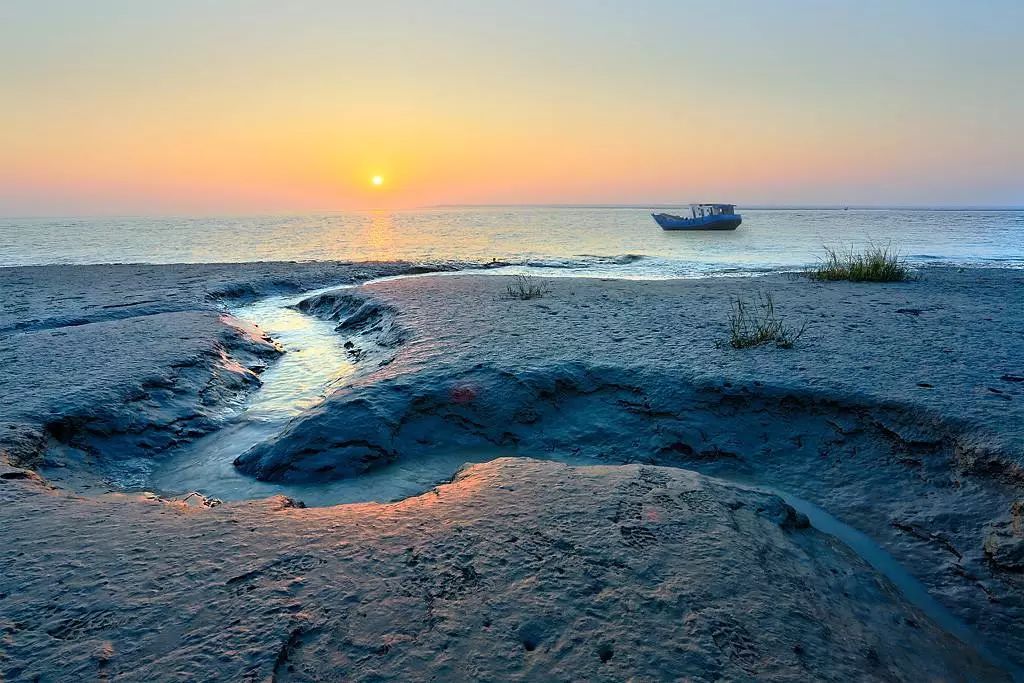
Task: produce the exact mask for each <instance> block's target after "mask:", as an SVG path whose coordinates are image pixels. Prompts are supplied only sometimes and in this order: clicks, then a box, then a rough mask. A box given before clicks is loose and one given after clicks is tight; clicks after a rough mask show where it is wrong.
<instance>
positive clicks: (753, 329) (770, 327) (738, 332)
mask: <svg viewBox="0 0 1024 683" xmlns="http://www.w3.org/2000/svg"><path fill="white" fill-rule="evenodd" d="M806 329H807V323H806V322H805V323H804V324H803V325H801V326H800V327H793V326H791V325H787V324H786V323H785V322H784V321H783V319H782V318H781V317H779V316H778V314H776V313H775V301H774V300H773V299H772V295H771V293H770V292H759V293H758V295H757V298H756V299H754V300H753V301H752V302H748V301H745V300H744V299H742V298H741V297H736V298H735V299H733V300H732V307H731V310H730V312H729V346H731V347H732V348H734V349H749V348H751V347H753V346H761V345H762V344H775V345H776V346H777V347H779V348H780V349H789V348H792V347H793V344H795V343H796V340H797V339H799V338H800V337H801V336H802V335H803V333H804V331H806Z"/></svg>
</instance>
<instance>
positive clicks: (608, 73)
mask: <svg viewBox="0 0 1024 683" xmlns="http://www.w3.org/2000/svg"><path fill="white" fill-rule="evenodd" d="M1022 7H1024V3H1019V2H1001V1H994V2H990V3H985V4H984V7H982V6H980V5H979V6H976V7H975V6H964V5H961V4H960V3H953V2H941V1H939V2H909V1H908V2H884V3H883V2H857V3H854V2H849V3H845V2H834V3H812V2H791V1H788V0H784V1H781V2H777V3H762V2H753V1H752V0H751V1H747V2H741V1H732V2H710V1H709V2H683V1H679V2H668V1H658V2H654V1H649V2H629V3H627V2H493V3H480V2H473V3H471V2H452V1H439V2H397V1H384V2H378V3H363V2H295V3H280V2H270V1H259V0H254V1H252V2H198V1H182V2H173V3H139V2H112V1H98V2H91V3H80V2H45V1H43V2H38V1H36V2H22V1H20V0H14V1H13V2H5V3H4V5H3V7H2V8H0V59H2V61H3V64H4V68H3V69H2V73H0V81H2V92H3V100H4V101H3V106H2V107H0V214H3V215H30V214H42V215H68V214H96V213H99V214H104V213H214V212H216V213H224V212H236V213H243V212H244V213H257V212H282V211H313V210H343V209H348V208H366V207H387V208H399V207H410V206H421V205H430V204H439V203H641V204H643V203H666V202H679V201H688V200H691V199H697V198H703V197H712V198H715V199H720V198H724V199H727V200H730V201H737V202H740V203H761V204H793V203H805V204H834V203H840V204H893V203H896V204H999V205H1011V204H1024V189H1022V186H1024V183H1022V182H1021V180H1020V179H1021V177H1024V173H1022V169H1024V135H1022V134H1021V132H1020V126H1021V124H1020V121H1024V68H1022V65H1024V47H1022V45H1024V41H1021V40H1020V37H1019V35H1018V31H1019V28H1020V26H1024V9H1022ZM374 176H380V177H381V179H382V182H381V183H380V184H379V185H375V184H374V183H373V182H372V178H373V177H374Z"/></svg>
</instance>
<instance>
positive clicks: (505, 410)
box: [0, 264, 1024, 680]
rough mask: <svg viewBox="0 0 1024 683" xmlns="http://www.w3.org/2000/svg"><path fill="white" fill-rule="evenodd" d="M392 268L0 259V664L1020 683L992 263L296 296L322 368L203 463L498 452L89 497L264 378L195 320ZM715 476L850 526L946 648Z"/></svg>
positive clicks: (840, 552)
mask: <svg viewBox="0 0 1024 683" xmlns="http://www.w3.org/2000/svg"><path fill="white" fill-rule="evenodd" d="M432 267H435V268H436V267H438V266H432ZM423 270H424V267H420V266H415V265H410V264H239V265H221V266H86V267H63V268H57V267H45V268H11V269H0V294H2V297H3V300H4V302H5V307H4V312H3V316H2V317H0V331H2V332H0V333H2V334H3V337H4V338H3V344H2V349H3V351H2V352H0V353H2V354H3V356H2V358H0V360H2V362H3V365H4V367H5V373H4V375H3V377H2V378H0V396H2V397H3V398H2V402H0V423H2V425H0V449H2V450H3V453H4V461H5V464H4V469H3V471H2V472H0V497H2V500H3V508H2V509H3V512H2V513H0V514H2V515H3V516H4V519H3V522H4V524H3V525H2V530H0V540H2V543H0V546H2V548H3V550H2V551H0V560H2V571H0V596H2V597H0V608H2V609H0V612H2V613H3V624H2V628H3V629H4V642H5V644H6V647H5V648H4V652H3V654H0V657H2V659H0V666H2V667H3V668H2V669H0V671H3V673H4V675H5V676H6V677H7V678H9V679H12V680H18V679H20V678H23V677H24V678H32V677H33V676H36V675H40V676H42V677H43V678H46V677H54V672H61V675H64V674H67V675H68V677H71V676H76V677H83V676H84V677H86V678H93V677H97V676H112V677H114V676H120V677H122V678H124V679H126V680H135V679H137V680H144V679H152V678H153V677H154V676H158V675H159V676H161V677H169V678H181V679H191V678H195V677H204V678H220V679H222V680H237V679H238V678H243V679H244V678H259V679H266V678H269V677H276V678H277V679H278V680H288V679H289V678H291V679H295V680H310V679H316V678H317V677H318V676H320V677H324V676H326V677H330V676H333V675H340V676H342V677H345V678H347V679H353V680H368V679H371V678H375V677H381V676H383V677H387V676H394V677H414V678H430V677H432V676H434V677H437V678H439V679H441V678H443V679H460V678H465V679H469V678H474V679H488V678H491V679H507V678H513V679H515V678H521V679H526V678H531V677H538V676H541V675H545V676H548V677H552V678H555V679H559V680H570V679H579V678H590V679H593V678H608V679H620V678H625V677H630V676H632V677H638V678H666V677H669V678H677V677H690V678H693V679H696V680H715V679H719V678H722V677H725V678H734V679H735V678H739V679H742V678H757V679H767V680H793V679H801V680H802V679H807V678H812V679H819V680H848V679H850V678H853V677H860V678H872V679H878V680H893V679H895V680H920V679H921V677H922V676H923V677H925V678H943V679H949V680H1000V679H1002V678H1005V677H1007V676H1008V675H1009V674H1011V673H1013V672H1015V671H1016V670H1017V668H1018V667H1019V666H1020V664H1021V660H1020V655H1019V652H1021V651H1022V650H1021V646H1022V645H1024V629H1022V628H1021V627H1020V625H1019V624H1020V623H1022V622H1021V617H1022V616H1024V614H1022V605H1021V599H1020V597H1019V596H1020V595H1021V587H1022V586H1021V583H1022V580H1021V578H1020V577H1021V575H1022V574H1021V571H1022V569H1024V540H1022V537H1021V532H1020V526H1021V525H1020V519H1019V516H1020V514H1022V513H1021V512H1020V510H1021V505H1020V504H1019V502H1018V501H1019V500H1020V487H1021V484H1022V476H1021V458H1022V455H1024V428H1022V426H1021V425H1024V420H1022V419H1021V418H1022V417H1024V415H1022V408H1021V405H1022V404H1021V402H1022V401H1024V379H1022V374H1024V372H1022V369H1024V341H1022V340H1024V315H1022V314H1024V310H1022V309H1024V306H1022V304H1021V302H1020V297H1019V296H1018V292H1019V291H1020V287H1021V285H1022V284H1024V273H1021V272H1020V271H1014V270H1000V269H967V270H962V269H961V270H956V269H939V268H934V269H927V270H925V271H923V276H922V277H921V278H920V279H918V280H916V281H912V282H905V283H891V284H870V283H812V282H809V281H807V280H805V279H802V278H799V277H795V276H789V275H769V276H765V277H758V278H708V279H701V280H673V281H627V280H592V279H591V280H588V279H578V278H572V279H569V278H565V279H560V278H549V279H547V280H546V281H545V282H543V283H542V289H543V292H542V295H541V296H539V297H537V298H534V299H530V300H518V299H515V298H512V297H509V296H508V293H507V291H506V290H507V286H508V284H509V283H510V281H509V279H508V278H506V277H502V276H495V275H477V274H462V273H460V274H446V275H438V276H426V277H417V278H408V279H397V280H391V281H385V282H376V283H373V284H369V285H366V286H363V287H359V288H355V289H346V290H342V291H338V292H331V291H328V292H325V293H319V294H316V295H313V296H311V297H310V298H308V299H306V300H303V301H301V302H299V303H298V304H297V308H298V310H300V311H302V312H303V313H304V314H306V315H311V316H316V317H320V318H323V319H327V320H331V321H334V322H336V325H337V334H339V335H343V336H344V337H345V338H346V340H347V341H348V342H350V343H351V346H350V348H351V349H353V350H354V352H353V357H354V358H356V359H357V363H358V366H359V372H358V373H356V374H355V375H354V376H353V378H352V381H351V382H349V383H347V384H345V385H344V386H341V387H337V388H335V389H333V390H332V391H331V393H330V394H329V395H328V396H327V397H326V399H325V400H324V401H323V402H322V403H320V404H318V405H317V406H315V407H314V408H312V409H311V410H309V411H307V412H305V413H303V414H301V415H299V416H298V417H296V418H295V419H294V420H292V422H291V423H289V424H288V426H287V427H286V428H285V429H284V430H283V431H281V432H280V433H279V434H276V435H274V436H272V437H271V438H269V439H268V440H267V441H265V442H263V443H261V444H258V445H257V446H255V447H254V448H252V449H251V450H248V451H246V452H244V453H239V454H237V461H236V466H237V467H238V468H239V469H240V470H241V471H242V472H244V473H246V474H248V475H251V476H254V477H258V478H260V479H263V480H265V481H269V482H274V481H280V482H295V481H300V482H304V483H311V484H315V483H317V482H320V481H329V480H332V479H337V478H351V477H360V476H364V475H365V474H366V473H372V472H375V471H379V470H380V469H381V468H385V467H388V466H391V465H394V464H395V463H402V462H404V461H409V460H413V459H423V458H431V457H441V456H442V455H445V454H450V453H452V452H453V451H454V452H458V451H459V450H462V449H476V450H480V449H490V450H492V451H493V452H494V453H495V454H496V455H506V456H516V457H506V458H501V459H499V460H495V461H492V462H490V463H486V464H478V465H473V466H471V467H469V468H467V469H465V470H464V471H462V472H461V473H459V474H458V476H456V477H455V479H454V480H453V481H452V482H451V483H450V484H447V485H444V486H440V487H438V488H436V489H432V490H427V491H425V492H424V493H422V494H420V495H419V496H414V497H412V498H408V499H406V500H403V501H400V502H393V503H366V504H359V505H342V506H332V507H323V508H305V509H303V508H300V507H298V504H297V503H296V502H295V501H290V500H287V499H284V498H272V499H266V500H261V501H246V502H233V503H228V504H222V505H216V501H213V500H210V499H208V498H202V497H200V496H193V497H191V498H189V499H188V500H182V497H179V498H173V497H168V496H162V495H156V494H142V493H140V491H139V490H132V489H131V487H128V488H127V489H126V490H118V491H114V490H112V487H111V485H110V484H109V483H108V482H109V481H110V480H111V477H109V476H107V475H108V474H109V473H110V472H113V471H118V470H129V471H132V472H139V473H140V475H139V481H140V482H144V481H145V477H144V474H145V471H146V463H147V462H153V461H159V460H160V459H162V458H166V457H168V456H169V454H171V453H173V451H174V449H175V448H178V447H180V446H181V445H182V444H186V443H189V442H190V441H192V440H194V439H195V438H198V437H199V436H201V435H202V434H206V433H209V432H211V431H215V430H217V429H218V428H219V426H220V425H221V424H222V423H223V420H224V419H226V417H227V416H229V415H231V414H232V413H233V412H234V411H237V410H238V408H239V407H240V406H241V405H243V404H244V402H245V401H246V399H247V397H248V396H249V395H251V394H252V392H254V391H259V384H260V380H259V375H260V374H261V372H262V371H263V370H264V369H265V368H266V367H268V366H270V365H272V364H273V363H275V362H276V359H277V358H278V357H279V355H280V354H281V353H282V352H284V353H287V352H288V349H287V348H284V349H282V348H280V347H279V346H278V345H277V344H275V342H274V340H273V339H271V338H269V337H268V336H267V335H266V334H265V333H263V332H262V331H261V330H259V329H257V328H254V327H252V326H251V325H248V324H247V323H246V321H244V320H238V319H236V318H233V317H232V316H231V315H229V314H228V313H227V311H226V309H225V306H226V305H227V304H229V303H230V302H233V301H239V300H243V299H252V298H257V297H260V296H265V295H269V294H274V293H279V292H290V293H295V292H300V291H302V290H309V289H316V288H324V287H326V286H328V285H331V284H335V283H337V284H342V283H353V282H357V281H359V280H363V279H368V278H373V277H385V276H392V275H401V274H406V273H419V272H423ZM765 292H768V293H770V294H771V296H772V297H773V301H774V304H775V307H776V309H777V312H778V314H779V315H781V316H783V317H784V318H785V321H786V323H787V324H791V325H794V326H798V327H803V326H804V323H807V325H806V330H805V332H804V334H803V335H802V336H801V337H800V338H799V339H798V340H797V342H796V343H795V344H794V345H793V347H792V348H777V347H776V346H774V345H771V344H768V345H764V346H760V347H757V348H751V349H734V348H731V347H730V346H729V344H728V341H729V332H728V315H729V310H730V304H731V302H732V301H734V300H735V299H736V298H737V297H739V298H744V299H746V300H748V301H753V300H755V299H756V298H757V297H758V296H759V295H761V294H763V293H765ZM8 302H11V303H10V306H8V305H7V303H8ZM535 458H542V459H544V460H547V461H548V462H544V461H539V460H536V459H535ZM551 460H556V461H557V460H572V461H573V463H575V464H574V465H572V466H570V465H566V464H559V463H557V462H550V461H551ZM581 462H582V463H587V465H586V466H582V465H580V464H579V463H581ZM589 463H593V464H592V465H590V464H589ZM118 480H119V481H122V482H123V481H125V478H123V477H121V478H119V479H118ZM129 480H130V478H129ZM749 485H754V486H755V487H758V486H759V487H763V488H767V489H778V490H781V491H785V492H788V493H791V494H794V495H796V496H799V497H801V498H803V499H806V500H808V501H810V502H812V503H813V504H815V505H817V506H819V507H821V508H823V509H825V510H827V511H829V512H830V513H832V514H833V515H835V516H836V517H838V518H840V519H842V520H843V521H844V522H846V523H847V524H848V525H850V526H852V527H855V528H856V529H858V530H860V531H862V532H864V533H865V534H867V535H868V536H870V537H871V538H872V539H873V540H874V541H875V542H876V543H878V544H879V545H880V546H881V547H882V548H884V550H885V551H886V552H888V553H889V554H891V556H892V557H893V558H895V559H896V560H897V561H898V562H899V563H901V564H902V565H903V566H904V567H905V568H906V569H907V571H908V572H909V573H910V574H912V575H913V576H914V577H916V579H917V580H919V581H920V582H921V584H923V586H924V587H925V588H926V589H927V591H928V593H929V594H930V596H931V597H932V598H933V599H934V600H935V601H936V602H937V603H938V604H940V605H941V606H942V608H943V609H945V610H948V612H949V613H950V614H951V615H952V616H953V617H954V618H955V619H958V620H960V621H962V623H963V624H965V625H966V627H967V628H969V629H970V630H972V631H973V632H975V633H976V634H977V640H974V639H969V640H971V641H972V642H970V643H965V642H962V641H961V640H958V639H957V638H956V637H954V636H952V635H950V634H949V633H946V632H945V631H944V630H943V628H942V627H941V626H939V625H937V623H936V622H935V619H934V615H930V614H928V613H926V612H925V611H922V610H921V609H920V608H919V606H916V605H914V604H911V603H910V602H909V601H908V599H907V596H906V595H905V592H904V591H901V590H900V587H899V586H896V585H894V584H893V583H892V582H891V581H889V579H887V578H886V577H884V576H881V575H880V574H879V573H878V572H877V571H876V570H875V569H874V568H872V567H871V566H869V565H868V563H867V562H865V559H864V558H862V557H859V556H858V555H857V554H856V553H854V552H853V551H852V550H850V549H849V548H848V547H847V546H846V545H844V544H843V543H842V542H840V541H839V540H837V539H836V538H834V537H832V536H830V535H828V534H826V533H822V532H821V531H819V530H817V529H815V528H814V527H813V525H810V524H809V523H808V520H807V518H805V517H803V516H802V515H801V514H800V513H798V512H796V511H795V510H794V509H793V508H792V507H790V506H789V505H788V504H786V503H785V502H784V501H783V500H782V499H780V498H779V497H778V496H776V495H773V494H772V493H765V492H762V491H756V490H752V489H751V488H750V486H749ZM140 488H141V485H140ZM122 489H124V487H122ZM204 493H211V495H215V492H204ZM979 643H981V644H983V647H982V646H980V645H979ZM981 650H984V651H983V652H982V651H981ZM56 677H58V678H59V677H60V676H56Z"/></svg>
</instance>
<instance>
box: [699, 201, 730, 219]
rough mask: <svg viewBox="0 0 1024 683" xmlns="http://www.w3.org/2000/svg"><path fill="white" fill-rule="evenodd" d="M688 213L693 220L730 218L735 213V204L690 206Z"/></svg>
mask: <svg viewBox="0 0 1024 683" xmlns="http://www.w3.org/2000/svg"><path fill="white" fill-rule="evenodd" d="M690 213H691V214H693V217H694V218H704V217H706V216H732V215H733V214H734V213H736V205H735V204H690Z"/></svg>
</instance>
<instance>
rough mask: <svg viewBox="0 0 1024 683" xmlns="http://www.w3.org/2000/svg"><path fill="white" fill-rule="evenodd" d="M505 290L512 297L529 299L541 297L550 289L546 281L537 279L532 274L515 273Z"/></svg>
mask: <svg viewBox="0 0 1024 683" xmlns="http://www.w3.org/2000/svg"><path fill="white" fill-rule="evenodd" d="M505 291H506V292H507V293H508V298H510V299H519V300H521V301H527V300H529V299H539V298H540V297H542V296H544V295H545V294H547V293H548V291H549V290H548V288H547V287H546V286H545V284H544V282H542V281H539V280H537V279H536V278H534V277H533V276H532V275H515V276H513V278H512V282H511V284H509V285H508V287H506V288H505Z"/></svg>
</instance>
